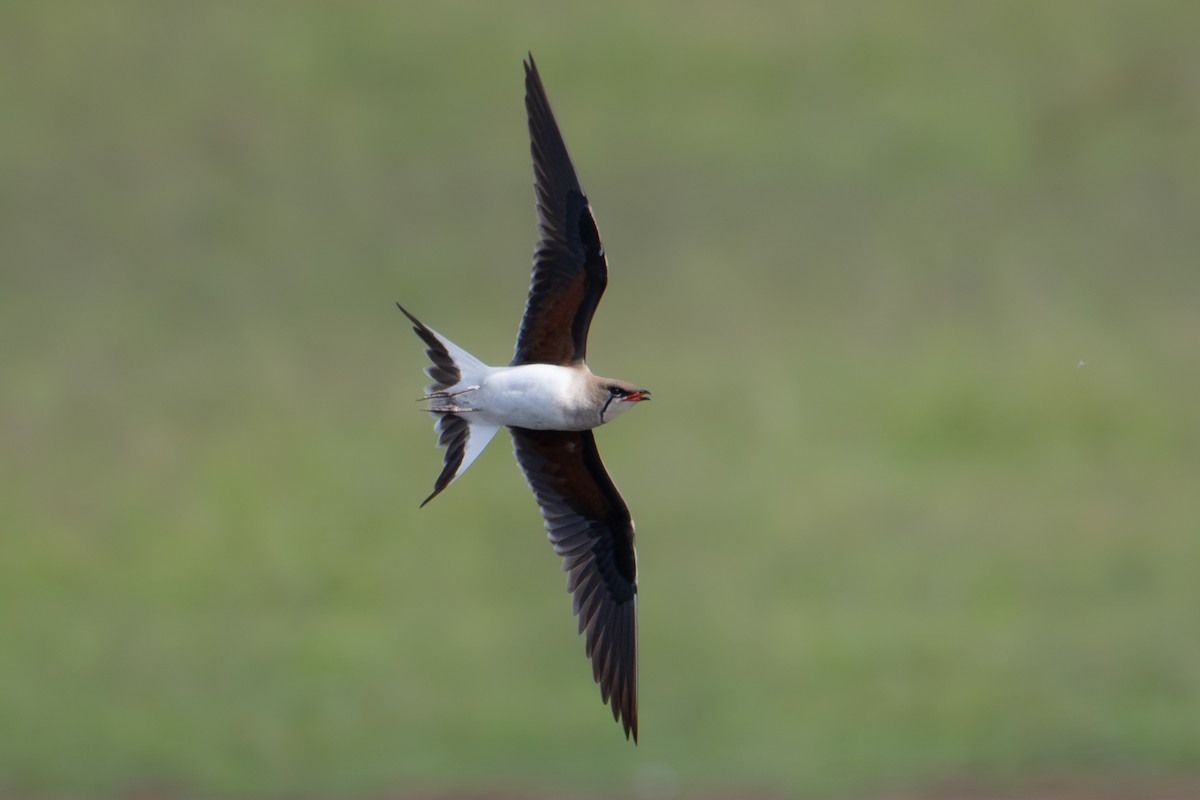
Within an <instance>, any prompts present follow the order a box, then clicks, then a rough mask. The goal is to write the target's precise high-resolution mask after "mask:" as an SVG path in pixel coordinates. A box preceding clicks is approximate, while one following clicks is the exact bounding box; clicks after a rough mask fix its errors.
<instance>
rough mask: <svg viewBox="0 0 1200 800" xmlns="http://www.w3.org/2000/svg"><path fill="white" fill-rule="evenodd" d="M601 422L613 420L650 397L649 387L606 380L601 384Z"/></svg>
mask: <svg viewBox="0 0 1200 800" xmlns="http://www.w3.org/2000/svg"><path fill="white" fill-rule="evenodd" d="M601 389H602V392H603V394H602V398H603V399H602V400H601V404H600V424H601V425H603V424H604V423H605V422H612V421H613V420H614V419H616V418H617V417H619V416H621V415H622V414H624V413H625V412H626V411H628V410H629V409H631V408H633V407H634V406H635V405H637V404H638V403H640V402H642V401H643V400H649V399H650V390H649V389H639V388H637V387H636V386H634V385H633V384H632V383H625V382H624V381H613V380H605V381H604V382H603V383H602V384H601Z"/></svg>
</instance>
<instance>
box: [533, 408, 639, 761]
mask: <svg viewBox="0 0 1200 800" xmlns="http://www.w3.org/2000/svg"><path fill="white" fill-rule="evenodd" d="M509 430H511V431H512V436H513V444H514V450H515V451H516V454H517V461H518V462H519V463H520V464H521V469H522V470H524V472H525V478H526V480H528V481H529V486H530V488H531V489H533V494H534V496H535V497H536V498H537V502H538V505H539V506H540V507H541V509H542V518H543V519H545V521H546V531H547V533H548V534H549V538H550V541H551V543H552V544H553V545H554V551H555V552H556V553H558V554H559V555H560V556H562V559H563V570H564V571H565V572H567V573H568V576H567V591H569V592H571V593H572V595H573V597H572V607H573V609H574V612H575V614H576V616H578V617H579V632H580V633H583V632H584V631H587V638H586V643H585V648H584V649H585V652H586V653H587V657H588V658H590V659H591V660H592V676H593V677H594V678H595V679H596V682H597V683H599V684H600V696H601V698H602V699H603V700H604V702H606V703H609V705H610V706H611V707H612V712H613V719H615V720H618V721H620V722H621V723H622V724H623V725H624V727H625V736H626V738H628V737H629V735H630V734H631V733H632V735H633V740H634V741H635V742H636V741H637V553H636V552H634V546H633V520H631V519H630V517H629V509H628V508H627V507H626V506H625V501H624V500H622V499H621V495H620V493H618V492H617V488H616V487H615V486H613V482H612V479H611V478H609V477H608V473H607V472H605V470H604V464H603V463H601V461H600V454H599V452H597V450H596V440H595V438H594V437H593V436H592V432H591V431H534V430H528V429H525V428H510V429H509Z"/></svg>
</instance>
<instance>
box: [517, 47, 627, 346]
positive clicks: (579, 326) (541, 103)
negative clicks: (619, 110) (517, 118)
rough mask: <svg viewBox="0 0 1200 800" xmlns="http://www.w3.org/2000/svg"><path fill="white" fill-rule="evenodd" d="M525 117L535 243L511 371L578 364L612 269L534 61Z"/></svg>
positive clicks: (527, 72) (528, 78) (527, 71)
mask: <svg viewBox="0 0 1200 800" xmlns="http://www.w3.org/2000/svg"><path fill="white" fill-rule="evenodd" d="M525 110H526V112H527V114H528V115H529V142H530V145H529V147H530V151H531V152H532V154H533V182H534V190H535V194H536V197H537V217H538V243H537V249H536V250H535V251H534V256H533V277H532V278H531V280H530V283H529V300H528V301H527V302H526V304H525V318H524V319H523V320H522V321H521V331H520V333H519V334H518V335H517V349H516V353H515V354H514V356H513V361H512V363H513V365H514V366H516V365H518V364H534V363H543V364H560V365H567V364H574V363H577V362H580V361H582V360H583V359H584V356H585V354H586V352H587V335H588V327H589V326H590V325H591V324H592V314H593V313H594V312H595V310H596V305H597V304H599V302H600V296H601V295H602V294H604V287H605V286H606V285H607V283H608V264H607V262H606V261H605V260H604V247H603V246H602V245H601V244H600V232H599V231H598V230H596V221H595V219H593V218H592V209H591V206H589V205H588V200H587V197H586V196H585V195H584V193H583V189H581V188H580V187H579V179H578V178H577V177H575V168H574V167H573V166H571V158H570V156H568V155H567V146H566V144H564V143H563V138H562V134H561V133H559V131H558V124H557V123H556V122H555V121H554V114H553V112H551V110H550V101H549V100H548V99H546V90H545V89H544V88H543V87H542V79H541V77H540V76H539V75H538V71H537V65H536V64H534V63H533V56H532V55H530V56H529V61H527V62H525Z"/></svg>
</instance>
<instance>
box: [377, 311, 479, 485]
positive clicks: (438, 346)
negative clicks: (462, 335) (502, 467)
mask: <svg viewBox="0 0 1200 800" xmlns="http://www.w3.org/2000/svg"><path fill="white" fill-rule="evenodd" d="M396 308H398V309H400V311H401V312H403V314H404V316H406V317H408V319H409V321H410V322H412V325H413V331H414V332H415V333H416V334H417V336H420V337H421V340H422V341H424V342H425V354H426V355H427V356H429V360H430V362H431V363H430V365H429V366H427V367H425V374H426V375H428V376H429V378H430V379H431V380H432V381H433V382H432V383H430V384H429V385H428V386H426V387H425V396H424V397H422V398H421V400H427V401H429V413H430V414H432V415H433V416H434V418H435V420H436V422H434V430H436V431H437V435H438V446H439V447H444V448H445V449H446V455H445V458H444V460H443V463H442V472H441V474H440V475H438V477H437V480H436V481H434V484H433V493H432V494H430V495H429V497H426V498H425V500H424V502H422V503H421V505H422V507H423V506H424V505H425V503H428V502H429V501H430V500H432V499H433V498H435V497H437V496H438V494H440V493H441V491H442V490H443V489H445V488H446V487H447V486H449V485H450V484H451V483H453V482H454V480H455V479H456V478H457V477H458V476H459V475H461V474H463V473H464V472H466V471H467V467H469V466H471V462H472V461H474V460H475V459H476V457H478V456H479V454H480V453H482V452H483V449H484V448H485V447H487V445H488V442H490V441H491V440H492V437H494V436H495V435H496V431H498V430H500V426H499V425H492V424H489V423H485V422H480V421H478V420H476V419H474V418H473V417H474V414H472V413H471V412H473V411H474V410H475V409H474V408H472V406H471V394H472V393H473V392H475V391H476V390H477V389H479V387H480V385H481V384H482V382H483V379H484V378H485V377H486V376H487V373H488V372H489V371H490V369H491V367H489V366H488V365H487V364H484V363H483V362H482V361H480V360H479V359H478V358H476V357H475V356H473V355H471V354H470V353H468V352H467V351H466V350H463V349H462V348H461V347H459V346H458V345H456V344H454V342H452V341H450V340H449V339H447V338H446V337H444V336H442V335H441V334H439V333H437V332H436V331H434V330H433V329H432V328H429V327H427V326H426V325H425V324H424V323H423V322H421V321H420V320H418V319H417V318H416V317H414V316H413V315H412V314H410V313H408V311H407V310H406V309H405V308H404V306H402V305H400V304H399V303H396Z"/></svg>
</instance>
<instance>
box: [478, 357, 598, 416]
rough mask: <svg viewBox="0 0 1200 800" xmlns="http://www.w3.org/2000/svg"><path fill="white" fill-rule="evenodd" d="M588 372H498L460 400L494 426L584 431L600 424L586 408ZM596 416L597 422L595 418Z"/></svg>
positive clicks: (530, 368) (540, 367)
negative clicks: (585, 390)
mask: <svg viewBox="0 0 1200 800" xmlns="http://www.w3.org/2000/svg"><path fill="white" fill-rule="evenodd" d="M586 374H587V373H585V372H582V371H580V370H578V369H572V368H570V367H559V366H554V365H553V364H524V365H522V366H519V367H496V368H493V370H492V371H490V372H489V373H488V374H487V376H486V377H484V379H483V381H482V382H481V384H480V386H479V389H477V390H475V391H473V392H468V393H466V394H464V395H461V396H459V397H458V398H455V399H456V400H457V401H458V403H459V405H467V404H469V406H470V407H471V408H472V409H474V410H473V411H471V412H470V413H471V414H472V415H474V416H477V417H478V418H480V419H481V420H482V421H484V422H490V423H492V424H494V425H512V426H514V427H518V428H532V429H534V430H553V431H581V430H587V429H589V428H594V427H596V426H597V425H599V424H600V415H599V412H598V411H596V412H595V413H593V411H592V409H590V408H588V407H586V405H585V403H584V398H585V393H584V391H583V390H584V386H585V383H586V381H585V376H586ZM593 417H594V419H593Z"/></svg>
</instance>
